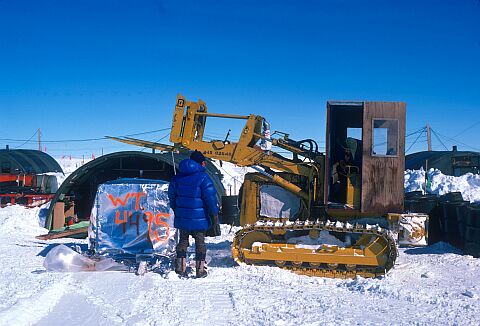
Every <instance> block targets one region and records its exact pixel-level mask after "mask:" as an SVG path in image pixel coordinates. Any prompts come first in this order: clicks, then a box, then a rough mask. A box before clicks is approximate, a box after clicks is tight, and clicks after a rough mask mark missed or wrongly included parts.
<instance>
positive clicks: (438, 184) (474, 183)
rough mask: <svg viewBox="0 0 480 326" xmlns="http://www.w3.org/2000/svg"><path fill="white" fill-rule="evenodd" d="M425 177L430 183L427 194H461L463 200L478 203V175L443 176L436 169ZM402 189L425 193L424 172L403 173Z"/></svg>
mask: <svg viewBox="0 0 480 326" xmlns="http://www.w3.org/2000/svg"><path fill="white" fill-rule="evenodd" d="M427 175H428V177H429V179H430V181H431V185H430V188H429V189H427V192H428V193H431V194H436V195H444V194H446V193H449V192H461V193H462V196H463V199H464V200H468V201H470V202H472V203H473V202H480V175H478V174H473V173H467V174H464V175H462V176H459V177H454V176H450V175H444V174H443V173H442V172H441V171H440V170H438V169H430V170H428V172H427ZM404 187H405V192H410V191H424V192H425V189H426V184H425V171H424V170H423V169H421V170H407V171H405V180H404Z"/></svg>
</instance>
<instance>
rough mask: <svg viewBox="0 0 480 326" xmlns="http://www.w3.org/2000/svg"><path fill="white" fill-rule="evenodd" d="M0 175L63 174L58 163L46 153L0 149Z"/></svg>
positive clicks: (30, 150)
mask: <svg viewBox="0 0 480 326" xmlns="http://www.w3.org/2000/svg"><path fill="white" fill-rule="evenodd" d="M0 168H1V171H0V173H12V174H18V173H23V174H24V173H33V174H41V173H47V172H60V173H63V170H62V168H61V167H60V165H59V164H58V162H57V161H56V160H55V159H54V158H53V157H51V156H50V155H48V154H47V153H44V152H41V151H37V150H32V149H0Z"/></svg>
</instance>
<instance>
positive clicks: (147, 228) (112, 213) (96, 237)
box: [88, 179, 175, 258]
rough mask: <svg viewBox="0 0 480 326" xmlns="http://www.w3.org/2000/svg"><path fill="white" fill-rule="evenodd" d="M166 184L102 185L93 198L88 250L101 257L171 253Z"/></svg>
mask: <svg viewBox="0 0 480 326" xmlns="http://www.w3.org/2000/svg"><path fill="white" fill-rule="evenodd" d="M167 192H168V182H164V181H160V180H147V179H119V180H115V181H109V182H106V183H103V184H101V185H100V186H99V187H98V190H97V195H96V197H95V205H94V206H93V209H92V214H91V218H90V222H91V223H90V227H89V230H88V235H89V240H90V247H91V249H93V250H94V251H95V252H96V253H98V254H100V255H105V256H110V257H112V258H115V257H117V256H123V255H138V254H160V255H168V254H171V253H172V252H173V251H174V247H175V238H174V229H173V219H174V216H173V211H172V210H171V209H170V205H169V201H168V195H167Z"/></svg>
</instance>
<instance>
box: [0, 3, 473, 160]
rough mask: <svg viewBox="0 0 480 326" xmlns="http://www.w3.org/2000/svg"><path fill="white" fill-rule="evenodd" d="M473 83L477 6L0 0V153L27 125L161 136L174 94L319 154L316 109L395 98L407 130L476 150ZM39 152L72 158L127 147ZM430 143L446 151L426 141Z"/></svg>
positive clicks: (51, 133)
mask: <svg viewBox="0 0 480 326" xmlns="http://www.w3.org/2000/svg"><path fill="white" fill-rule="evenodd" d="M479 85H480V2H479V1H477V0H451V1H439V0H437V1H405V0H396V1H387V0H379V1H371V0H365V1H355V0H352V1H347V0H343V1H342V0H338V1H258V0H257V1H248V0H245V1H228V0H227V1H98V0H97V1H88V0H85V1H76V0H71V1H46V0H45V1H20V0H15V1H14V0H0V115H1V116H0V139H2V140H0V146H1V147H4V146H5V145H6V144H7V143H8V144H10V147H18V146H20V145H22V143H23V142H21V141H20V140H27V139H29V138H30V137H31V136H32V135H33V134H34V133H35V131H36V130H37V129H38V128H41V131H42V139H43V140H47V141H48V140H64V139H86V138H98V137H102V136H104V135H124V134H133V133H139V132H144V131H150V130H157V129H163V128H167V127H169V126H170V124H171V116H172V111H173V106H174V103H175V97H176V95H177V93H179V92H181V93H182V94H184V95H185V96H186V97H187V98H188V99H195V100H196V99H198V98H201V99H203V100H205V101H206V102H207V104H208V106H209V110H210V111H211V112H219V113H234V114H249V113H255V114H260V115H263V116H265V117H266V118H267V119H268V120H269V121H270V123H271V125H272V130H281V131H284V132H288V133H290V134H291V137H292V138H297V139H301V138H307V137H309V138H313V139H315V140H317V141H319V143H320V145H323V144H324V143H323V142H324V139H325V106H326V101H327V100H372V101H373V100H381V101H405V102H407V132H409V131H415V130H418V129H420V128H422V126H424V125H425V124H426V123H427V122H428V123H430V125H431V126H432V128H433V129H434V130H435V131H436V132H437V133H438V134H439V135H441V136H440V138H441V139H442V141H443V143H444V144H445V145H446V146H447V147H448V148H451V146H452V145H454V144H457V145H458V146H459V149H465V150H468V149H474V148H476V149H478V150H479V151H480V144H478V139H479V138H480V137H479V136H480V132H479V129H480V86H479ZM209 123H210V122H209ZM228 128H229V127H228V126H227V125H225V124H223V123H220V122H216V121H215V122H212V123H210V124H209V125H208V126H207V133H209V134H210V135H211V136H212V137H219V138H223V136H222V135H224V134H225V133H226V132H227V130H228ZM239 128H240V125H239V124H238V122H235V123H234V124H233V127H232V128H231V129H232V133H237V132H238V129H239ZM165 135H166V132H165V131H163V132H158V133H152V134H147V135H143V136H139V137H142V138H145V139H149V140H158V139H160V138H162V137H163V136H165ZM234 136H235V135H234ZM442 137H443V138H442ZM446 137H450V138H454V139H455V141H453V140H449V139H447V138H446ZM7 138H8V139H15V141H14V140H9V141H6V140H3V139H7ZM413 138H414V137H410V138H408V139H407V148H408V147H409V146H410V144H411V142H412V141H413V140H414V139H413ZM35 139H36V136H34V138H33V139H32V142H27V143H26V144H24V145H23V146H22V147H21V148H36V143H35V142H33V140H35ZM424 139H425V137H423V136H422V137H421V138H420V139H419V142H418V143H417V144H416V145H414V146H413V147H412V148H411V151H414V150H422V149H426V143H425V142H424V141H423V140H424ZM16 140H18V141H16ZM166 140H167V139H165V141H166ZM44 146H45V147H47V152H48V153H50V154H51V155H53V156H61V155H69V154H72V155H73V156H77V157H78V156H81V155H90V154H91V153H92V152H93V153H95V155H97V156H98V155H99V154H100V153H101V150H102V148H103V150H104V152H106V153H107V152H112V151H116V150H125V149H134V147H130V146H124V145H122V144H118V143H115V142H112V141H92V142H61V143H45V144H44ZM433 148H434V149H437V150H441V149H443V146H442V145H441V144H440V142H439V141H438V140H437V139H436V138H435V137H434V138H433Z"/></svg>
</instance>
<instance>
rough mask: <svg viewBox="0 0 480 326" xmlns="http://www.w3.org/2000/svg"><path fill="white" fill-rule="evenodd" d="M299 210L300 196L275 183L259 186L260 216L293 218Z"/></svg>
mask: <svg viewBox="0 0 480 326" xmlns="http://www.w3.org/2000/svg"><path fill="white" fill-rule="evenodd" d="M299 211H300V198H299V197H298V196H295V195H294V194H292V193H291V192H289V191H287V190H285V189H283V188H282V187H279V186H276V185H268V184H267V185H263V186H261V187H260V216H265V217H271V218H288V219H291V218H295V217H296V215H297V214H298V212H299Z"/></svg>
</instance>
